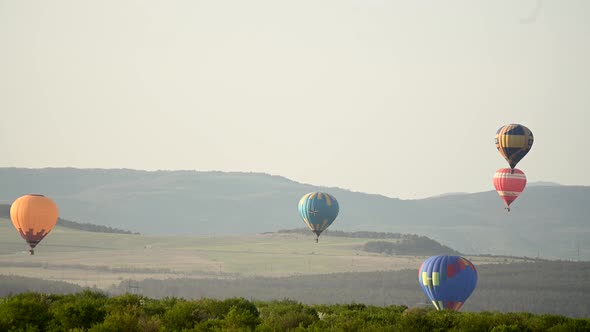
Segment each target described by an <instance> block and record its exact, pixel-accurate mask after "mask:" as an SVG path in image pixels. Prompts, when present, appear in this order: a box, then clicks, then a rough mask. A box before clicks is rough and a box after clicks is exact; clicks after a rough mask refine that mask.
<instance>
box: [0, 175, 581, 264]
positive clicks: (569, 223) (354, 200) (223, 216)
mask: <svg viewBox="0 0 590 332" xmlns="http://www.w3.org/2000/svg"><path fill="white" fill-rule="evenodd" d="M0 183H1V184H2V185H1V186H0V202H4V203H10V202H12V201H13V200H14V199H16V198H17V197H19V196H20V195H23V194H27V193H32V192H38V193H44V194H46V195H48V196H50V197H52V198H53V199H54V200H55V201H56V203H57V204H58V205H59V207H60V214H61V217H62V218H66V219H69V220H88V221H89V222H91V223H93V224H97V225H104V226H109V227H115V228H119V229H133V230H135V231H139V232H141V233H144V234H146V233H147V234H186V235H191V234H194V235H211V234H244V233H259V232H272V231H277V230H279V229H291V228H294V227H300V226H301V225H302V221H301V220H300V218H299V215H298V213H297V203H298V201H299V198H300V197H301V196H302V195H303V194H305V193H307V192H310V191H316V190H323V191H329V192H331V193H332V194H333V195H334V196H336V198H337V199H338V201H339V202H340V207H341V210H340V214H339V216H338V219H337V220H336V221H335V223H334V224H333V225H332V226H331V228H330V229H332V230H343V231H376V232H397V233H412V234H419V235H424V236H428V237H429V238H432V239H434V240H436V241H438V242H440V243H442V244H444V245H448V246H450V247H452V248H454V249H455V250H458V251H460V252H463V253H467V254H489V253H493V254H500V255H513V256H529V257H536V256H540V257H543V258H561V259H586V260H588V259H590V242H589V241H587V239H588V237H589V236H590V223H589V220H588V219H589V216H590V204H589V203H590V187H585V186H555V185H549V186H547V185H536V186H535V185H533V186H529V187H527V189H526V190H525V192H524V193H523V194H522V195H521V197H519V199H518V200H517V201H516V202H515V203H514V204H513V208H512V212H510V213H507V212H506V211H505V210H504V209H503V203H502V201H501V200H500V198H499V197H498V195H497V193H496V192H495V191H492V190H490V191H487V192H481V193H473V194H454V195H447V196H442V197H433V198H427V199H419V200H400V199H396V198H388V197H385V196H381V195H373V194H366V193H360V192H352V191H349V190H344V189H340V188H325V187H318V186H313V185H308V184H302V183H297V182H294V181H291V180H289V179H286V178H284V177H281V176H273V175H268V174H260V173H235V172H232V173H226V172H196V171H154V172H148V171H137V170H129V169H74V168H46V169H23V168H0ZM490 189H492V188H490Z"/></svg>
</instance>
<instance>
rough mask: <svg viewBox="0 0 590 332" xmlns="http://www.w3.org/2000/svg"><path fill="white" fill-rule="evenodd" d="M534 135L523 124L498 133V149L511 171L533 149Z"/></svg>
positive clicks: (507, 127)
mask: <svg viewBox="0 0 590 332" xmlns="http://www.w3.org/2000/svg"><path fill="white" fill-rule="evenodd" d="M533 141H534V138H533V133H532V132H531V130H530V129H529V128H527V127H525V126H523V125H521V124H509V125H505V126H503V127H502V128H500V129H498V131H497V132H496V148H498V151H500V154H501V155H502V157H504V159H506V161H507V162H508V165H510V168H511V169H514V167H516V164H518V162H519V161H520V160H521V159H522V158H524V156H526V154H527V153H529V151H530V150H531V148H532V147H533Z"/></svg>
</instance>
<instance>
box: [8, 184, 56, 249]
mask: <svg viewBox="0 0 590 332" xmlns="http://www.w3.org/2000/svg"><path fill="white" fill-rule="evenodd" d="M58 215H59V212H58V210H57V206H56V205H55V203H53V201H52V200H51V199H49V198H47V197H45V196H43V195H36V194H30V195H25V196H21V197H19V198H18V199H17V200H15V201H14V203H12V206H10V219H12V224H13V225H14V228H16V230H17V231H18V232H19V233H20V235H21V236H22V238H23V239H25V241H27V243H28V244H29V247H31V250H29V253H30V254H31V255H34V254H35V251H34V250H33V249H35V247H36V246H37V245H38V244H39V242H41V240H43V238H44V237H45V236H47V234H49V232H51V230H52V229H53V227H54V226H55V224H56V223H57V217H58Z"/></svg>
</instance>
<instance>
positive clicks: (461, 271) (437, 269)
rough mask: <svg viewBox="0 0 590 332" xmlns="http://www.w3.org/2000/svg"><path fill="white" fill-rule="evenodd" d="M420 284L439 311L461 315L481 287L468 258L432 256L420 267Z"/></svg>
mask: <svg viewBox="0 0 590 332" xmlns="http://www.w3.org/2000/svg"><path fill="white" fill-rule="evenodd" d="M418 280H419V282H420V287H422V290H423V291H424V294H426V296H427V297H428V298H429V299H430V301H432V304H434V307H435V308H436V309H437V310H444V309H451V310H455V311H459V309H460V308H461V306H462V305H463V303H465V301H466V300H467V298H468V297H469V296H470V295H471V293H473V290H474V289H475V286H476V285H477V271H476V270H475V266H473V264H472V263H471V262H470V261H469V260H467V259H466V258H463V257H459V256H432V257H429V258H428V259H426V260H425V261H424V263H422V265H420V269H419V270H418Z"/></svg>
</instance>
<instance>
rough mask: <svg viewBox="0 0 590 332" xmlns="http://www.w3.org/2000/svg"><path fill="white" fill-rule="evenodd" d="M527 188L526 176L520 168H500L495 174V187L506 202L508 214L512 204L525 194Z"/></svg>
mask: <svg viewBox="0 0 590 332" xmlns="http://www.w3.org/2000/svg"><path fill="white" fill-rule="evenodd" d="M525 186H526V175H524V172H523V171H521V170H519V169H518V168H515V169H510V168H500V169H499V170H497V171H496V174H494V187H496V191H497V192H498V194H499V195H500V197H502V199H503V200H504V204H506V210H508V212H510V204H512V202H514V201H515V200H516V198H517V197H518V195H520V193H521V192H523V190H524V187H525Z"/></svg>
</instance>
